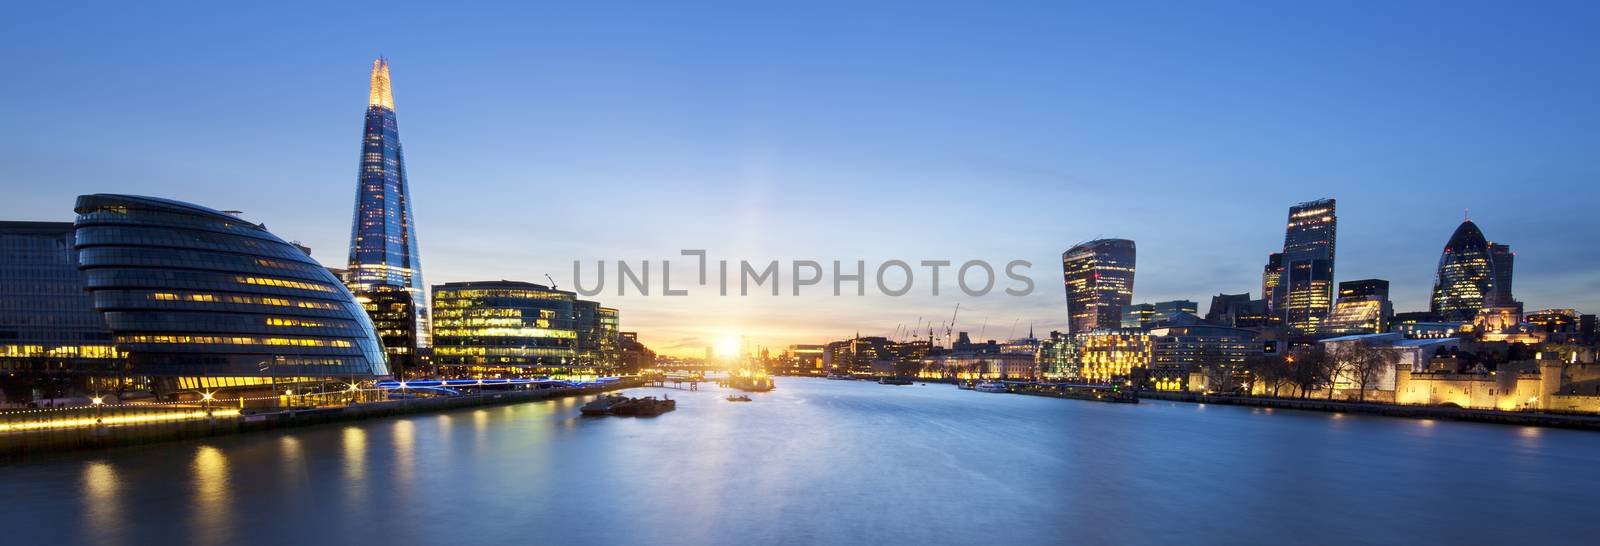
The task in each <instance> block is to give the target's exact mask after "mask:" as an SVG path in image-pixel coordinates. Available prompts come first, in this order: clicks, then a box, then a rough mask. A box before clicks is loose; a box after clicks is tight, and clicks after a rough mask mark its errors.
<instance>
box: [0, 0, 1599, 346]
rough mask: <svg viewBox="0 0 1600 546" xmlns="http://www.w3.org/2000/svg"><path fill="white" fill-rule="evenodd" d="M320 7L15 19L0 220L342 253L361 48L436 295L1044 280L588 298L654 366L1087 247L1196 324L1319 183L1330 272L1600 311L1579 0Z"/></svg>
mask: <svg viewBox="0 0 1600 546" xmlns="http://www.w3.org/2000/svg"><path fill="white" fill-rule="evenodd" d="M322 4H324V3H306V4H298V3H293V2H272V3H253V4H248V5H238V4H236V3H235V4H234V5H221V4H215V3H126V2H118V3H105V4H94V3H71V4H57V5H52V4H50V3H29V4H26V5H16V6H11V7H9V8H8V16H7V17H5V18H4V19H3V20H0V59H3V66H4V67H5V72H6V75H5V83H4V85H0V128H3V130H0V188H3V190H4V194H5V199H0V219H8V220H57V221H64V220H70V219H71V217H72V212H71V208H72V204H73V198H74V197H75V196H77V195H80V194H86V193H95V192H114V193H131V194H143V195H154V196H162V197H169V198H174V199H180V200H184V201H190V202H194V203H198V204H201V205H206V206H210V207H213V208H217V209H229V210H241V211H244V217H245V218H247V219H250V220H252V221H256V222H261V223H264V224H266V225H267V227H268V229H270V230H271V231H273V232H274V233H277V234H278V235H280V236H282V237H284V238H286V239H293V240H299V241H302V242H304V243H305V244H307V245H309V246H310V247H311V248H312V249H313V257H315V258H318V259H319V260H321V261H322V262H323V263H324V264H325V265H329V266H335V267H339V266H342V265H343V263H344V262H345V260H346V259H347V257H346V253H347V248H348V245H349V239H350V221H351V215H352V208H353V205H354V197H355V191H354V190H355V182H356V168H357V161H358V159H359V158H358V153H359V147H360V134H361V128H362V119H363V113H364V110H365V107H366V98H367V83H368V71H369V70H370V67H371V63H372V60H373V59H374V58H375V57H377V56H379V55H382V56H385V57H387V58H388V59H389V60H390V63H391V71H392V76H393V81H394V94H395V102H396V110H397V114H398V116H399V125H400V135H401V140H402V142H403V143H404V146H405V153H406V167H407V176H408V178H409V182H410V189H411V192H412V194H413V200H414V201H413V202H414V210H415V216H416V219H417V224H418V231H419V234H420V235H419V238H420V247H421V251H422V260H423V271H424V276H425V280H426V281H427V282H429V283H430V284H437V283H444V282H453V281H466V280H494V279H512V280H528V281H535V282H541V283H544V282H546V281H545V280H544V279H545V275H547V274H548V275H550V277H551V278H552V279H554V280H555V281H556V283H557V285H558V286H560V287H561V288H564V289H566V288H571V286H572V284H571V283H572V280H573V262H574V260H582V261H584V263H585V264H586V266H587V267H592V264H594V262H595V261H596V260H606V261H607V262H608V264H614V263H615V261H617V260H627V261H630V262H632V263H634V264H638V263H639V262H640V261H642V260H650V261H652V262H654V264H653V266H654V267H655V268H659V267H660V261H661V260H665V259H671V260H673V271H674V281H673V282H674V285H675V286H674V287H675V288H676V287H678V286H679V285H678V283H679V282H681V281H683V280H688V279H692V278H693V275H694V268H693V266H694V265H695V262H694V260H693V259H692V258H686V257H682V256H679V250H680V249H706V250H707V252H708V254H709V257H710V259H712V260H718V259H729V260H734V261H735V263H737V260H741V259H743V260H750V261H752V262H761V263H764V262H766V261H768V260H780V261H781V263H782V264H783V267H784V268H787V267H788V264H790V263H791V262H792V261H795V260H818V261H822V262H823V263H828V262H830V261H832V260H842V261H845V262H846V263H851V262H853V261H855V260H858V259H860V260H865V261H866V262H867V264H868V268H869V275H870V273H871V271H872V270H871V268H874V267H876V265H877V264H879V263H881V262H883V261H885V260H889V259H901V260H905V261H908V262H910V263H912V264H916V263H917V262H918V261H920V260H938V259H946V260H951V261H954V262H956V263H957V264H959V263H961V262H962V261H965V260H969V259H985V260H989V261H992V262H994V263H997V264H1003V263H1005V262H1007V261H1011V260H1019V259H1020V260H1028V261H1030V262H1032V264H1033V266H1032V267H1031V268H1029V269H1028V271H1027V273H1028V275H1029V276H1030V277H1031V278H1033V279H1034V280H1035V283H1036V289H1035V290H1034V291H1033V293H1032V294H1030V295H1028V296H1024V297H1013V296H1006V295H1003V294H998V290H997V291H996V293H992V294H990V295H987V296H984V297H970V296H966V295H963V294H962V293H961V292H960V291H959V290H956V289H955V285H954V284H953V282H951V281H950V278H949V276H950V275H949V273H950V272H949V271H946V272H945V276H944V279H943V280H944V281H945V282H944V283H943V287H942V289H941V294H940V295H939V296H937V297H935V296H932V295H931V294H929V291H930V287H929V284H928V283H927V282H926V281H925V280H924V279H920V278H919V279H918V284H917V289H916V290H915V291H913V292H912V293H911V294H908V295H906V296H902V297H889V296H884V295H881V294H874V292H875V291H874V290H869V295H868V296H865V297H860V296H844V297H833V296H831V292H830V291H829V289H828V288H827V286H826V284H824V285H823V286H824V288H822V289H818V290H815V293H811V292H803V294H805V295H802V296H800V297H793V296H789V295H783V296H778V297H774V296H771V295H767V294H766V293H762V295H750V296H742V297H741V296H737V295H732V296H727V297H723V296H719V295H717V294H716V292H715V290H710V289H704V288H701V287H697V286H689V287H688V288H691V289H693V290H691V293H690V295H689V296H685V297H663V296H661V295H660V292H659V288H660V287H659V282H660V281H659V279H658V278H656V279H652V281H653V282H654V283H655V284H656V285H657V286H656V287H655V288H656V290H653V291H652V293H651V295H650V296H641V295H637V294H633V293H631V292H630V293H629V294H628V295H625V296H618V295H617V294H616V293H615V292H609V291H608V292H607V293H605V294H602V295H599V296H596V297H595V298H596V299H599V300H601V301H602V302H603V303H605V304H607V305H610V306H614V307H617V308H619V309H620V310H621V316H622V327H623V329H624V330H630V331H638V332H639V334H640V337H641V339H643V340H644V341H645V342H646V343H647V344H648V345H650V346H651V347H652V348H655V349H657V350H658V351H661V352H665V353H669V354H685V355H694V354H701V351H702V350H703V347H705V346H708V345H718V344H723V345H726V344H729V343H730V340H736V341H733V343H740V344H743V345H744V346H745V347H747V348H754V347H756V346H761V347H772V348H778V347H782V346H783V345H786V344H790V343H819V342H825V341H828V340H832V339H840V338H844V337H848V336H850V335H854V334H855V333H857V332H859V333H861V334H862V335H885V334H890V333H892V332H894V331H895V330H897V329H909V328H911V327H912V326H913V325H914V324H920V323H927V322H934V323H944V322H947V321H949V320H950V316H951V314H952V312H953V311H954V308H955V306H956V305H957V304H958V303H959V304H960V315H959V316H958V317H957V320H956V327H955V329H956V330H966V331H970V332H972V335H973V337H975V338H979V339H990V338H996V339H1004V338H1006V337H1012V336H1021V335H1023V334H1025V333H1026V331H1027V329H1028V327H1030V326H1031V327H1032V328H1034V329H1035V330H1036V331H1037V332H1038V333H1040V334H1043V333H1044V332H1047V331H1049V330H1051V329H1057V330H1065V322H1066V310H1065V304H1064V297H1063V291H1062V289H1061V286H1060V256H1061V253H1062V252H1063V251H1064V250H1066V249H1067V248H1069V247H1070V246H1072V245H1073V244H1075V243H1078V242H1082V241H1086V240H1089V239H1093V238H1097V237H1123V238H1129V239H1133V240H1135V241H1136V242H1137V244H1138V274H1137V278H1136V280H1135V295H1134V300H1135V301H1140V302H1144V301H1161V300H1169V299H1190V300H1195V301H1198V302H1200V304H1201V311H1202V312H1204V307H1205V306H1206V305H1207V304H1208V302H1209V300H1210V297H1211V296H1212V295H1215V294H1218V293H1223V292H1227V293H1239V292H1246V291H1248V292H1251V293H1252V294H1253V295H1255V296H1257V297H1259V292H1260V276H1261V268H1262V266H1263V265H1264V264H1265V260H1266V256H1267V254H1268V253H1270V252H1274V251H1276V250H1278V249H1279V248H1281V246H1282V243H1283V224H1284V221H1285V218H1286V215H1287V208H1288V207H1289V206H1290V205H1292V204H1294V203H1297V202H1301V201H1307V200H1311V199H1316V198H1321V197H1333V198H1336V199H1338V201H1339V230H1338V248H1337V253H1338V261H1337V265H1336V275H1337V279H1338V280H1352V279H1362V278H1372V277H1376V278H1382V279H1388V280H1389V281H1391V283H1392V285H1391V298H1392V299H1393V300H1394V301H1395V307H1396V309H1397V310H1400V311H1411V310H1425V309H1426V307H1427V298H1428V295H1429V291H1430V290H1431V287H1432V282H1433V275H1434V270H1435V267H1436V265H1437V261H1438V258H1439V253H1440V251H1441V250H1442V248H1443V246H1444V244H1445V241H1446V240H1447V239H1448V238H1449V236H1450V234H1451V232H1452V231H1453V230H1454V229H1455V227H1456V225H1457V224H1459V223H1460V222H1461V220H1462V218H1463V215H1464V213H1466V214H1470V216H1471V218H1472V220H1473V221H1474V222H1476V223H1477V224H1478V225H1479V226H1480V227H1481V228H1482V229H1483V231H1484V233H1485V235H1486V236H1487V237H1488V238H1489V239H1490V240H1492V241H1495V242H1499V243H1505V244H1510V245H1512V248H1513V249H1514V250H1515V251H1516V252H1517V262H1516V281H1515V286H1514V289H1515V294H1516V296H1517V297H1518V299H1520V300H1522V301H1523V302H1525V304H1526V306H1527V308H1528V309H1529V310H1533V309H1541V308H1557V307H1559V308H1577V309H1579V310H1580V311H1583V312H1590V313H1593V312H1597V311H1600V270H1597V269H1596V267H1595V265H1596V264H1597V263H1600V261H1597V260H1600V245H1597V243H1600V229H1597V227H1600V226H1597V225H1596V223H1597V222H1596V220H1595V215H1594V212H1593V211H1594V208H1595V205H1596V203H1597V202H1600V189H1597V184H1596V181H1597V179H1600V167H1597V160H1600V33H1595V32H1593V29H1594V28H1597V25H1600V3H1594V2H1561V1H1548V2H1537V3H1523V2H1470V1H1468V2H1461V1H1448V2H1447V1H1440V2H1408V1H1396V2H1317V3H1313V2H1299V3H1294V2H1271V1H1266V2H1246V1H1235V2H1185V3H1161V2H1154V3H1145V2H1107V3H1099V4H1090V3H1076V2H1039V3H1009V2H995V3H963V4H955V3H952V4H943V3H935V2H906V3H872V4H871V5H864V4H866V3H838V4H834V3H827V2H812V3H805V4H804V5H791V6H771V5H761V6H751V5H745V4H750V3H726V4H722V3H708V2H686V3H659V2H657V3H610V2H604V3H602V2H592V3H578V4H581V5H545V4H535V3H525V2H515V3H506V4H493V3H488V4H482V3H459V2H428V3H417V4H408V3H406V2H382V3H369V4H361V3H355V2H348V3H346V2H340V3H326V4H330V5H322ZM1467 211H1470V212H1467ZM586 271H592V270H590V269H586ZM654 272H655V273H656V274H657V275H659V269H654ZM924 272H925V271H922V270H919V271H918V273H919V274H920V273H924ZM610 273H611V274H612V275H615V271H611V272H610ZM589 274H590V273H585V275H589ZM785 276H787V273H785ZM612 280H613V281H614V277H613V279H612ZM584 281H585V284H586V285H587V284H592V277H585V279H584ZM1002 281H1003V279H1002ZM1000 286H1001V287H1004V286H1006V284H1005V283H1004V282H1002V284H1001V285H1000ZM614 287H615V284H614V283H613V284H612V285H608V288H609V289H614ZM847 290H848V285H847ZM785 294H787V291H786V292H785ZM737 340H742V341H737Z"/></svg>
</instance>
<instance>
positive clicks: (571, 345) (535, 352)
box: [433, 281, 620, 378]
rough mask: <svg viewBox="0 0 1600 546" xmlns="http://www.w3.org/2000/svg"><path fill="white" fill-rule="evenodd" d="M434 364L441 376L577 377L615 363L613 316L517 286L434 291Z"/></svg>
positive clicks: (549, 291) (562, 294) (567, 297)
mask: <svg viewBox="0 0 1600 546" xmlns="http://www.w3.org/2000/svg"><path fill="white" fill-rule="evenodd" d="M433 304H434V331H433V338H434V346H433V362H434V365H435V366H437V367H438V369H439V373H440V374H441V375H444V376H446V377H473V378H496V377H528V376H552V377H563V378H584V377H592V376H597V375H601V374H603V373H605V372H607V371H610V370H612V369H614V368H615V367H616V366H617V365H618V364H619V363H620V356H619V352H618V348H619V344H620V333H619V332H618V331H617V325H618V322H617V319H618V313H617V311H616V310H615V309H611V308H608V307H601V306H600V305H599V304H598V303H595V302H590V301H585V300H579V299H577V294H575V293H573V292H568V291H565V290H556V289H553V288H550V287H547V286H544V285H540V284H534V283H530V282H520V281H477V282H455V283H446V284H441V285H435V286H434V287H433Z"/></svg>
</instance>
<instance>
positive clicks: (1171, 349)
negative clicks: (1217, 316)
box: [1149, 316, 1262, 390]
mask: <svg viewBox="0 0 1600 546" xmlns="http://www.w3.org/2000/svg"><path fill="white" fill-rule="evenodd" d="M1177 322H1181V324H1174V325H1172V326H1168V327H1164V328H1156V329H1154V330H1151V331H1150V354H1151V356H1150V377H1149V382H1150V384H1151V386H1152V387H1153V388H1155V389H1157V390H1187V389H1188V386H1189V374H1191V373H1194V372H1196V371H1200V370H1202V369H1204V368H1220V369H1225V370H1231V371H1232V373H1235V374H1240V373H1243V372H1244V365H1245V361H1246V360H1247V359H1249V358H1250V357H1251V356H1255V355H1260V354H1261V352H1262V344H1261V342H1260V341H1258V340H1257V336H1258V334H1257V333H1256V332H1253V331H1251V330H1245V329H1242V328H1228V327H1223V326H1217V325H1211V324H1205V323H1204V322H1202V321H1200V320H1198V319H1197V318H1196V317H1193V316H1189V317H1184V318H1183V319H1180V320H1179V321H1177Z"/></svg>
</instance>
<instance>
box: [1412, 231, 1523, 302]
mask: <svg viewBox="0 0 1600 546" xmlns="http://www.w3.org/2000/svg"><path fill="white" fill-rule="evenodd" d="M1497 248H1503V249H1504V250H1503V251H1498V250H1496V249H1497ZM1512 256H1513V255H1512V254H1511V248H1510V247H1509V246H1505V245H1495V244H1492V243H1490V242H1489V241H1488V240H1486V239H1484V237H1483V232H1482V231H1479V230H1478V226H1477V224H1473V223H1472V220H1466V221H1463V222H1461V225H1460V226H1457V227H1456V231H1455V233H1452V234H1451V235H1450V241H1449V242H1447V243H1445V245H1444V252H1443V253H1441V254H1440V255H1439V270H1438V272H1437V273H1436V274H1435V276H1434V283H1433V298H1432V300H1431V301H1430V302H1429V306H1428V310H1429V311H1432V312H1433V313H1434V314H1436V315H1438V316H1439V319H1440V320H1444V321H1449V322H1469V321H1472V320H1473V319H1474V318H1475V317H1477V315H1478V310H1479V309H1483V308H1484V307H1489V306H1494V305H1498V306H1514V305H1516V304H1515V302H1514V300H1513V299H1512V298H1511V288H1510V284H1511V266H1512V261H1511V258H1512ZM1496 258H1503V259H1504V270H1503V271H1502V270H1501V263H1500V262H1499V261H1497V260H1496ZM1501 282H1504V283H1505V286H1504V287H1502V286H1500V283H1501Z"/></svg>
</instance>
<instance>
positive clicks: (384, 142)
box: [345, 59, 430, 373]
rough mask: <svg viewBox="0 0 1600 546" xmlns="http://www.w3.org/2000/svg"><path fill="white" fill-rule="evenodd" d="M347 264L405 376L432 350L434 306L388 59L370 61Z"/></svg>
mask: <svg viewBox="0 0 1600 546" xmlns="http://www.w3.org/2000/svg"><path fill="white" fill-rule="evenodd" d="M349 263H350V265H349V268H348V273H347V277H346V279H345V280H346V282H347V283H348V285H349V287H350V291H351V292H354V293H355V295H356V296H357V297H358V298H361V299H362V301H363V304H364V305H366V306H368V308H369V310H371V311H373V313H372V315H371V317H370V318H371V320H372V321H373V323H374V324H375V325H376V326H377V329H378V332H379V333H380V334H381V339H382V341H383V345H384V350H385V351H386V352H388V354H389V361H390V364H391V365H393V366H394V368H395V370H396V373H403V371H404V370H405V369H408V368H411V367H413V366H415V365H416V364H417V355H418V351H419V350H421V349H426V348H427V347H428V346H429V332H430V330H429V312H428V309H429V307H428V294H427V288H426V286H425V285H424V284H423V283H422V261H421V256H420V254H419V253H418V250H417V231H416V221H415V220H414V219H413V218H412V215H411V191H410V189H409V186H408V185H407V183H406V164H405V156H404V153H403V152H402V150H401V148H400V128H399V126H398V124H397V122H396V121H395V113H394V92H393V89H392V88H391V86H390V82H389V62H388V61H387V60H385V59H378V60H376V61H373V63H372V80H371V88H370V92H369V94H368V100H367V120H366V126H365V128H364V129H363V131H362V138H361V170H360V173H359V174H358V175H357V181H356V207H355V218H354V220H353V221H352V222H351V232H350V262H349Z"/></svg>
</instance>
